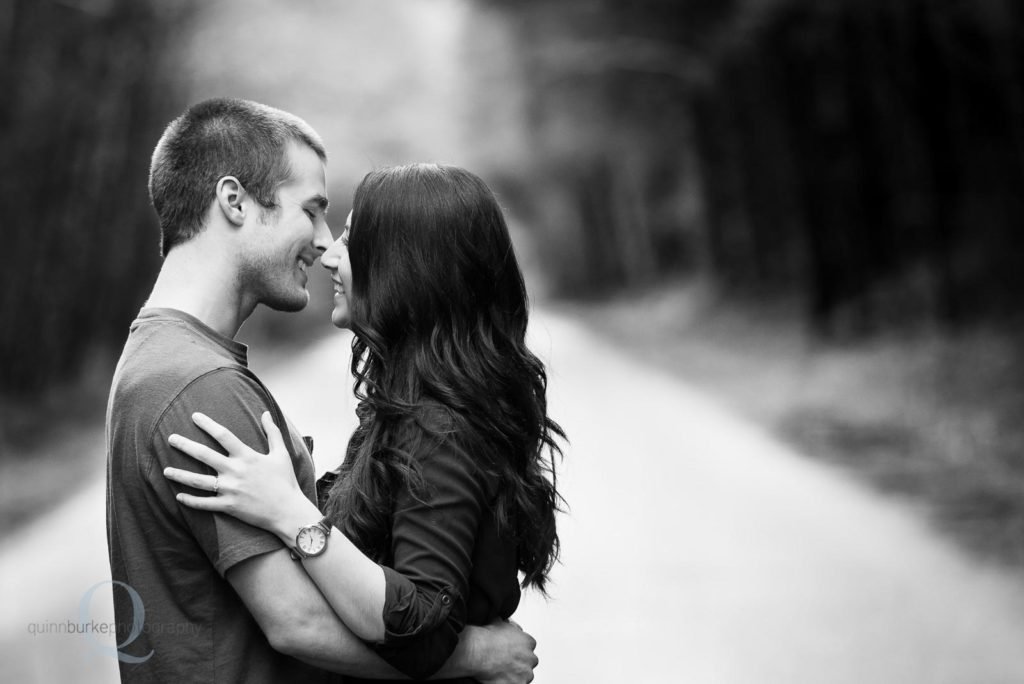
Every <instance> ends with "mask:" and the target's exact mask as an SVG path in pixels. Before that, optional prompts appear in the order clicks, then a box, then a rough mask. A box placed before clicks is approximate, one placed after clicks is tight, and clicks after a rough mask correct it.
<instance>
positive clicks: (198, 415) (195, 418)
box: [192, 411, 206, 421]
mask: <svg viewBox="0 0 1024 684" xmlns="http://www.w3.org/2000/svg"><path fill="white" fill-rule="evenodd" d="M205 418H206V416H204V415H203V414H202V413H199V412H198V411H197V412H196V413H193V414H192V420H193V421H200V420H203V419H205Z"/></svg>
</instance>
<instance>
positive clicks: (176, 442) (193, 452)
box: [167, 435, 228, 473]
mask: <svg viewBox="0 0 1024 684" xmlns="http://www.w3.org/2000/svg"><path fill="white" fill-rule="evenodd" d="M167 443H168V444H170V445H171V446H172V447H174V448H175V449H177V450H178V451H182V452H184V453H186V454H188V455H189V456H191V457H192V458H194V459H196V460H197V461H199V462H200V463H205V464H206V465H208V466H210V467H211V468H213V469H214V470H216V471H217V472H218V473H222V472H224V470H225V469H226V468H227V465H228V457H227V456H224V455H223V454H218V453H217V452H216V451H214V450H213V449H211V448H210V447H208V446H206V445H205V444H200V443H199V442H193V441H192V440H191V439H189V438H188V437H182V436H181V435H171V436H170V437H168V438H167Z"/></svg>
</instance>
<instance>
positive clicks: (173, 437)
mask: <svg viewBox="0 0 1024 684" xmlns="http://www.w3.org/2000/svg"><path fill="white" fill-rule="evenodd" d="M167 443H168V444H170V445H171V446H177V445H178V435H171V436H170V437H168V438H167Z"/></svg>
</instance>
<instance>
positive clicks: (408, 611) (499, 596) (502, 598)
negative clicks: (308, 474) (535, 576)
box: [317, 441, 520, 682]
mask: <svg viewBox="0 0 1024 684" xmlns="http://www.w3.org/2000/svg"><path fill="white" fill-rule="evenodd" d="M415 457H416V458H417V459H418V463H419V466H420V472H421V474H422V476H423V480H424V484H425V487H424V488H423V489H422V490H421V491H417V495H418V497H419V498H420V499H421V500H420V501H417V500H416V498H414V497H413V496H412V495H411V494H410V493H409V492H408V491H406V489H405V488H404V487H403V488H402V491H400V492H398V493H397V500H396V505H395V510H394V514H393V518H392V528H391V535H392V536H391V547H390V550H389V552H388V553H387V555H386V557H385V558H384V559H383V562H382V565H383V566H384V576H385V579H386V594H385V600H384V627H385V639H384V642H383V643H380V644H372V646H373V647H374V649H375V650H376V651H377V653H378V654H380V655H381V657H383V658H384V659H385V660H386V661H387V662H389V663H390V664H391V665H392V666H394V667H395V668H396V669H398V670H399V671H400V672H402V673H403V674H405V675H407V676H410V677H413V678H421V679H425V678H427V677H429V676H430V675H432V674H434V673H435V672H436V671H437V670H438V669H440V667H441V666H442V665H444V663H445V661H446V660H448V657H449V656H450V655H451V654H452V651H454V650H455V646H456V644H457V643H458V640H459V633H460V632H461V631H462V629H463V627H464V626H465V625H485V624H488V623H490V622H492V621H493V620H495V619H496V618H499V617H500V618H508V617H509V616H511V615H512V613H513V612H515V609H516V607H517V606H518V605H519V594H520V592H519V582H518V577H517V563H516V550H515V543H514V540H513V539H511V537H509V536H506V535H502V534H500V533H499V530H498V524H497V520H496V519H495V501H496V498H497V493H498V478H497V476H496V475H495V474H493V473H492V472H489V471H488V470H486V469H485V468H483V467H482V463H480V462H479V460H478V458H475V457H474V455H473V454H469V453H466V452H465V450H463V449H460V448H457V447H455V446H453V443H452V442H450V441H443V442H442V443H441V444H440V445H437V446H434V447H432V448H430V449H429V450H428V451H426V452H425V453H418V454H415ZM336 477H337V475H336V473H328V474H327V475H325V476H324V477H323V478H321V480H320V482H319V483H318V486H317V488H318V490H319V491H320V492H321V495H323V494H324V493H326V491H327V490H329V489H330V486H331V484H332V482H333V480H334V479H335V478H336ZM321 507H322V505H321ZM346 681H349V680H346ZM356 681H361V680H356ZM367 681H369V680H367ZM375 681H378V682H379V681H380V680H375ZM460 681H464V682H470V681H472V680H468V679H466V680H460Z"/></svg>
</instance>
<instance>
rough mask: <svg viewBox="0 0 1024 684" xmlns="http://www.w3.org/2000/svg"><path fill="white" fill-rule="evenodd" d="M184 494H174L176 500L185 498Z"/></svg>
mask: <svg viewBox="0 0 1024 684" xmlns="http://www.w3.org/2000/svg"><path fill="white" fill-rule="evenodd" d="M184 496H185V495H184V494H176V495H175V496H174V499H175V500H176V501H181V500H182V498H183V497H184Z"/></svg>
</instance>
